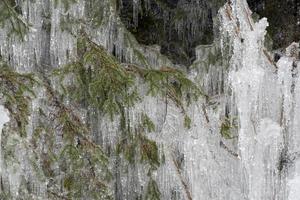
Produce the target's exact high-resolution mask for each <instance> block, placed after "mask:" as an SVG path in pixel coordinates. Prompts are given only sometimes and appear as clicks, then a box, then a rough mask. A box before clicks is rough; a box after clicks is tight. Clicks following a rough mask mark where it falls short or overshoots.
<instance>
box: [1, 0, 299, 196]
mask: <svg viewBox="0 0 300 200" xmlns="http://www.w3.org/2000/svg"><path fill="white" fill-rule="evenodd" d="M55 2H57V1H54V0H35V1H29V0H28V1H24V2H23V4H22V10H23V11H24V12H23V17H24V19H25V20H26V21H28V24H30V25H31V28H30V30H29V33H28V34H27V35H26V38H25V40H24V41H19V40H17V39H14V38H10V39H7V37H6V36H7V32H8V31H7V30H6V29H1V30H0V52H1V56H2V57H3V59H5V60H7V61H8V62H9V63H10V64H11V66H13V67H14V69H15V70H16V71H18V72H40V71H43V70H45V71H46V70H51V69H53V68H58V67H61V66H62V65H64V64H66V63H68V62H70V61H73V60H74V59H75V58H76V54H77V52H76V38H75V37H74V36H73V34H72V31H78V30H75V29H76V28H78V27H72V28H71V30H69V31H63V30H62V28H61V26H62V24H61V23H62V21H63V20H64V19H65V17H70V18H72V19H73V20H74V22H78V21H80V20H83V19H84V18H85V15H88V14H90V13H89V8H90V7H89V6H91V7H92V6H93V4H92V5H87V4H86V3H85V1H84V0H78V1H77V3H75V4H72V5H71V6H70V8H69V10H67V11H66V10H65V8H64V6H63V4H61V3H58V5H56V3H55ZM58 2H61V1H58ZM113 2H114V1H109V0H103V1H101V2H100V3H99V2H98V4H95V5H97V6H99V5H100V7H101V8H102V12H103V18H102V22H101V24H100V25H99V26H97V27H96V28H95V27H94V28H88V30H87V34H89V36H90V37H91V38H92V39H93V42H95V43H98V44H101V45H103V46H104V47H105V48H106V49H107V50H108V51H109V52H111V53H113V54H115V56H116V57H117V58H118V60H119V61H120V62H123V63H131V64H136V65H143V66H146V67H153V68H159V67H161V66H171V67H175V68H176V67H178V66H174V65H173V64H172V63H171V61H170V60H168V59H167V58H166V57H164V56H162V55H161V54H160V53H159V51H158V50H157V49H155V48H151V47H146V46H143V45H140V44H138V42H137V41H136V40H135V38H134V37H133V36H132V35H131V34H130V33H129V32H128V31H127V30H126V28H125V26H124V25H123V24H122V22H121V21H120V19H119V17H118V16H117V13H116V10H115V7H114V6H115V5H114V3H113ZM138 4H139V1H138V0H134V5H136V6H138ZM193 14H195V13H193ZM45 15H47V17H45ZM217 21H218V22H216V23H217V25H218V26H217V25H216V28H217V29H218V30H217V31H216V32H218V38H216V40H215V42H214V44H212V45H202V46H201V45H200V46H199V47H197V49H196V52H197V59H196V60H195V62H194V63H193V65H192V66H190V70H189V72H188V76H189V78H190V79H191V80H193V81H195V82H196V83H197V84H198V85H199V86H201V87H202V88H203V90H204V91H205V93H206V94H207V95H208V98H202V99H200V100H199V101H198V102H195V103H193V104H192V105H190V106H189V107H188V109H187V110H186V112H187V113H188V114H189V116H190V118H191V119H192V124H191V129H186V128H185V127H184V125H183V123H182V121H183V119H184V115H183V114H182V112H181V110H180V109H179V108H178V107H176V105H174V103H172V102H167V103H166V100H165V99H162V98H159V97H146V98H145V99H144V100H143V101H142V102H140V103H138V104H137V105H135V106H134V107H133V108H130V109H128V110H126V112H127V113H128V115H129V118H130V121H132V122H137V121H138V120H139V118H140V113H142V112H145V113H147V114H148V115H149V117H150V118H151V120H152V121H153V122H154V124H156V127H157V129H156V131H155V132H152V133H150V134H149V135H148V137H149V138H151V139H152V140H154V141H156V143H157V144H158V146H159V152H160V156H161V157H164V163H163V164H162V165H161V166H160V167H159V168H158V169H157V170H156V171H155V172H154V173H153V175H152V177H151V178H152V179H154V180H155V181H156V183H157V185H158V188H159V191H160V193H161V194H160V199H166V200H169V199H171V200H179V199H188V200H191V199H194V200H201V199H210V200H224V199H230V200H242V199H245V200H246V199H248V200H271V199H272V200H275V199H276V200H295V199H298V198H299V195H300V194H299V188H300V178H299V177H300V160H299V158H300V149H299V148H300V145H299V144H300V136H299V131H300V121H299V120H300V105H299V102H300V80H299V77H298V68H299V67H300V62H299V60H297V59H299V58H297V56H294V55H297V54H294V53H293V52H291V51H299V50H298V49H297V48H293V46H291V47H289V48H287V50H286V51H287V52H286V55H285V56H283V57H282V58H281V59H280V60H279V61H278V63H274V62H273V61H272V59H270V58H271V55H270V53H268V52H267V50H265V49H264V37H265V34H266V31H265V29H266V27H267V26H268V23H267V19H261V20H260V21H259V22H256V23H255V22H253V21H252V18H251V11H250V10H249V9H248V5H247V2H246V1H245V0H232V1H231V3H227V4H225V5H224V7H222V8H221V9H220V10H219V15H218V20H217ZM85 23H87V24H88V23H93V22H85ZM136 23H138V22H136ZM64 25H66V24H64ZM67 25H68V24H67ZM181 26H183V25H182V24H179V25H178V27H181ZM45 27H46V28H45ZM65 28H68V27H65ZM73 29H74V30H73ZM179 29H180V28H179ZM293 45H294V46H295V45H296V44H293ZM296 46H297V45H296ZM140 90H141V91H142V92H144V93H145V91H143V88H140ZM37 93H38V95H37V97H36V99H35V100H34V101H33V102H32V105H31V109H32V112H31V115H30V122H29V124H28V126H27V132H28V134H27V136H26V138H21V137H19V136H18V134H17V133H16V131H15V130H8V129H7V128H6V129H5V130H3V131H2V128H3V125H4V123H7V122H8V120H9V118H8V114H7V111H5V110H4V107H3V106H1V105H0V130H1V136H0V142H1V147H0V148H1V149H0V166H1V169H0V177H1V183H0V186H1V187H0V192H2V193H4V192H5V193H9V197H10V198H11V199H19V198H22V196H23V197H24V198H25V199H26V198H27V199H49V196H48V193H47V192H48V190H47V189H48V186H49V185H51V183H52V181H53V180H51V179H48V178H47V177H46V176H45V175H44V174H43V172H41V171H37V170H36V166H33V164H32V162H31V161H32V160H34V159H36V158H35V156H36V155H37V154H35V151H36V150H33V147H32V146H31V145H30V141H31V139H32V137H33V129H34V127H35V126H36V123H37V121H38V119H37V116H36V113H37V112H38V108H39V107H42V108H44V107H45V106H47V105H49V104H50V105H51V103H49V102H47V99H46V98H45V96H46V94H45V93H46V92H45V91H44V90H42V89H41V90H38V89H37ZM51 109H52V108H51V107H50V108H45V110H46V111H47V112H48V111H49V110H50V111H51ZM78 112H80V111H78ZM82 113H83V114H82V116H81V117H82V118H84V119H85V118H86V115H85V112H84V111H83V112H82ZM49 120H50V119H49ZM48 123H49V122H48ZM50 123H51V122H50ZM90 123H91V124H92V130H91V132H92V137H93V139H94V140H95V141H96V142H97V143H99V144H101V145H102V146H103V148H104V149H106V150H108V149H110V148H111V147H112V146H113V145H115V144H116V143H117V141H118V140H120V137H121V135H120V131H119V126H118V124H117V122H111V121H110V120H109V119H108V118H103V117H101V116H100V115H99V116H98V117H95V118H93V119H91V122H90ZM224 123H225V125H226V126H228V127H229V128H230V131H231V134H232V135H231V136H230V137H229V138H227V139H226V138H225V137H223V136H222V134H220V133H221V132H222V127H223V126H224ZM132 126H133V125H132ZM58 134H59V133H58ZM58 134H57V135H56V136H55V142H57V144H56V145H57V146H58V147H59V145H61V142H62V141H61V139H59V137H58ZM227 137H228V136H227ZM4 138H5V140H4ZM44 140H47V138H45V139H44ZM47 148H48V147H47V145H45V146H43V145H41V146H39V147H38V149H37V150H38V151H40V153H41V154H42V153H45V152H47V150H48V149H47ZM3 152H6V154H9V155H10V156H11V157H4V156H3V155H4V153H3ZM38 155H39V156H40V154H38ZM39 161H40V160H39ZM55 167H57V166H55ZM37 168H39V167H37ZM57 168H58V167H57ZM110 169H111V170H112V174H113V177H114V181H112V183H110V184H111V185H110V188H111V190H112V193H113V194H114V198H115V199H117V200H123V199H124V200H125V199H126V200H133V199H141V196H143V193H145V188H146V187H147V183H148V181H149V176H147V173H148V168H146V167H145V166H143V165H142V164H141V163H139V162H136V163H135V164H129V163H128V162H127V161H126V160H125V159H124V158H123V157H113V158H112V162H111V163H110ZM61 190H62V191H61V194H62V195H63V194H64V191H63V189H61ZM0 197H1V196H0ZM7 198H8V197H7Z"/></svg>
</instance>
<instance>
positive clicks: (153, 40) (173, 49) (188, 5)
mask: <svg viewBox="0 0 300 200" xmlns="http://www.w3.org/2000/svg"><path fill="white" fill-rule="evenodd" d="M224 3H225V1H214V0H212V1H202V0H201V1H199V0H192V1H189V0H173V1H172V0H171V1H160V0H146V1H131V0H122V1H120V4H119V12H120V17H121V19H122V21H123V23H124V24H125V25H126V27H127V29H128V30H129V31H131V32H132V33H133V34H134V36H135V37H136V39H137V40H138V42H140V43H142V44H146V45H152V44H158V45H160V46H161V53H162V54H164V55H167V56H168V57H169V58H170V59H171V60H172V61H173V62H174V63H176V64H182V65H185V66H189V65H191V64H192V62H193V61H194V60H195V59H196V54H195V47H196V46H198V45H200V44H212V43H213V40H214V37H213V35H214V34H213V18H214V17H216V15H217V11H218V10H219V8H220V7H221V6H222V5H223V4H224Z"/></svg>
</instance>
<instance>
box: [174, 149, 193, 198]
mask: <svg viewBox="0 0 300 200" xmlns="http://www.w3.org/2000/svg"><path fill="white" fill-rule="evenodd" d="M172 160H173V163H174V166H175V168H176V171H177V174H178V177H179V179H180V182H181V184H182V186H183V188H184V191H185V194H186V196H187V198H188V200H193V198H192V195H191V192H190V190H189V187H188V185H187V183H186V182H185V180H184V178H183V176H182V174H181V171H180V167H179V165H178V162H177V161H176V159H175V156H174V155H173V154H172Z"/></svg>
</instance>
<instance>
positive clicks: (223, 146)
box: [220, 141, 239, 158]
mask: <svg viewBox="0 0 300 200" xmlns="http://www.w3.org/2000/svg"><path fill="white" fill-rule="evenodd" d="M220 147H222V148H223V149H225V150H226V151H227V152H228V153H229V154H231V155H232V156H234V157H237V158H238V157H239V155H238V154H237V153H235V152H234V151H232V150H231V149H229V148H228V146H226V145H225V144H224V142H223V141H220Z"/></svg>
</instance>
